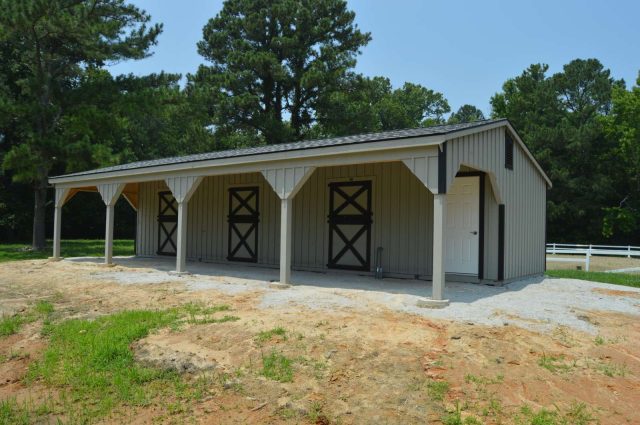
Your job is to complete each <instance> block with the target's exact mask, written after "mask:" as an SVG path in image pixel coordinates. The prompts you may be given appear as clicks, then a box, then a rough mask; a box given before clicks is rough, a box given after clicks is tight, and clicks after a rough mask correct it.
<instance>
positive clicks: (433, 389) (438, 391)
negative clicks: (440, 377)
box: [427, 381, 449, 401]
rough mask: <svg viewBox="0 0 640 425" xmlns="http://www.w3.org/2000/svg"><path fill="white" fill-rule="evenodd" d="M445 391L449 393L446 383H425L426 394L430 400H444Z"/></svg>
mask: <svg viewBox="0 0 640 425" xmlns="http://www.w3.org/2000/svg"><path fill="white" fill-rule="evenodd" d="M447 391H449V383H448V382H447V381H430V382H428V383H427V392H428V393H429V397H431V399H432V400H436V401H442V400H444V396H445V395H446V394H447Z"/></svg>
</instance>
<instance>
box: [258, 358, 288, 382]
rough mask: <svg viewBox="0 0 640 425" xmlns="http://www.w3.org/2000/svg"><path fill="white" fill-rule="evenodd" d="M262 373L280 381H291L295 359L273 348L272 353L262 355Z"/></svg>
mask: <svg viewBox="0 0 640 425" xmlns="http://www.w3.org/2000/svg"><path fill="white" fill-rule="evenodd" d="M262 375H264V376H265V377H267V378H269V379H272V380H274V381H278V382H291V381H293V360H291V359H290V358H288V357H286V356H284V355H282V354H280V353H276V351H275V350H273V351H271V354H269V355H267V356H264V355H263V356H262Z"/></svg>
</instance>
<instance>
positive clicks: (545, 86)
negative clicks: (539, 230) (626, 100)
mask: <svg viewBox="0 0 640 425" xmlns="http://www.w3.org/2000/svg"><path fill="white" fill-rule="evenodd" d="M547 70H548V66H547V65H541V64H535V65H531V66H530V67H529V68H528V69H526V70H525V71H524V72H523V73H522V74H521V75H520V76H518V77H516V78H513V79H510V80H508V81H507V82H505V84H504V85H503V92H502V93H498V94H496V95H495V96H494V97H493V98H492V99H491V105H492V115H493V116H494V117H506V118H509V120H510V121H511V122H512V123H513V124H514V126H515V128H517V129H518V131H519V132H520V135H521V136H522V138H523V140H524V142H525V143H526V144H527V146H528V147H529V149H530V150H531V151H532V153H533V154H534V156H535V157H536V158H537V159H538V160H539V162H540V164H541V165H542V168H543V169H545V170H546V171H547V172H548V174H549V176H550V178H551V180H552V182H553V184H554V187H553V189H552V190H551V191H550V192H549V196H548V204H547V208H548V221H549V223H548V237H549V238H550V239H551V240H557V241H570V242H580V241H584V242H594V241H597V240H600V239H602V228H603V224H604V211H605V210H604V208H606V207H608V206H612V205H614V204H616V203H617V202H619V200H617V199H616V196H615V195H614V192H613V191H612V190H611V188H612V185H613V180H612V177H611V172H610V168H611V167H612V166H613V163H612V157H611V155H610V152H611V149H612V145H611V142H610V140H609V139H608V138H607V137H606V136H605V133H604V128H603V125H602V121H601V119H602V117H604V116H606V115H607V114H608V113H609V111H610V110H611V99H612V97H611V96H612V93H613V90H614V88H616V87H619V86H620V85H621V84H623V83H622V82H620V81H615V80H614V79H613V78H611V75H610V72H609V70H607V69H605V68H604V67H603V65H602V64H601V63H600V62H599V61H598V60H596V59H587V60H582V59H576V60H573V61H571V62H570V63H568V64H566V65H565V66H564V67H563V71H562V72H559V73H557V74H555V75H553V76H551V77H549V76H547V75H546V72H547Z"/></svg>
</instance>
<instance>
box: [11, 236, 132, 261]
mask: <svg viewBox="0 0 640 425" xmlns="http://www.w3.org/2000/svg"><path fill="white" fill-rule="evenodd" d="M52 252H53V245H52V241H51V240H48V241H47V247H46V249H45V250H44V251H32V250H31V246H30V245H29V244H23V243H13V244H11V243H3V244H0V263H2V262H5V261H20V260H39V259H44V258H48V257H50V256H51V253H52ZM133 254H134V246H133V240H130V239H118V240H114V241H113V255H133ZM60 255H62V256H63V257H102V256H103V255H104V240H101V239H74V240H62V241H61V242H60Z"/></svg>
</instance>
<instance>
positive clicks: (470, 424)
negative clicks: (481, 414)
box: [442, 402, 482, 425]
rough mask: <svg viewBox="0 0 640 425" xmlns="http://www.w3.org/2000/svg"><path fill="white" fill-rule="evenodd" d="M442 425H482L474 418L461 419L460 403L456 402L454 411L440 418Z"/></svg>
mask: <svg viewBox="0 0 640 425" xmlns="http://www.w3.org/2000/svg"><path fill="white" fill-rule="evenodd" d="M442 423H443V425H482V422H480V420H478V419H477V418H476V417H474V416H467V417H466V418H464V419H463V418H462V408H461V407H460V403H459V402H456V410H455V411H454V412H452V413H449V414H448V415H445V416H444V417H443V418H442Z"/></svg>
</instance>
